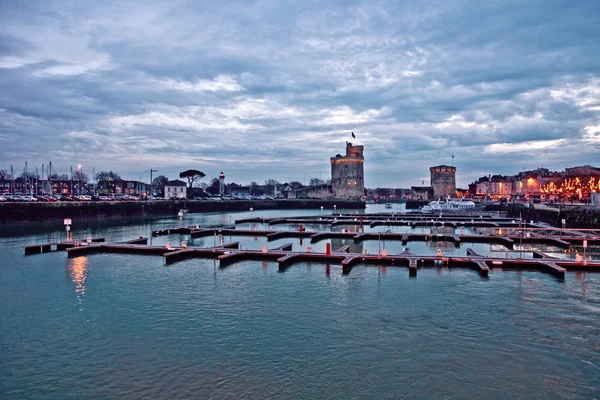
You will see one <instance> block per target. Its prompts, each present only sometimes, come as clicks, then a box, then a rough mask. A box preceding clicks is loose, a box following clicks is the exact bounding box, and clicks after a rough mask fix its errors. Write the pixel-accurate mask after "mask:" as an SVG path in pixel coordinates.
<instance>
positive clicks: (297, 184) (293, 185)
mask: <svg viewBox="0 0 600 400" xmlns="http://www.w3.org/2000/svg"><path fill="white" fill-rule="evenodd" d="M290 187H291V188H292V190H298V189H302V188H303V187H304V185H303V184H302V183H300V182H298V181H292V182H290Z"/></svg>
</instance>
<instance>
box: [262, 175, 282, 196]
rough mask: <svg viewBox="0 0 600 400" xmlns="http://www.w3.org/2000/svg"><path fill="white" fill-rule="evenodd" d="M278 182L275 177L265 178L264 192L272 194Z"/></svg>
mask: <svg viewBox="0 0 600 400" xmlns="http://www.w3.org/2000/svg"><path fill="white" fill-rule="evenodd" d="M278 185H279V182H277V181H276V180H275V179H267V180H266V181H265V193H267V194H273V192H274V189H275V186H278Z"/></svg>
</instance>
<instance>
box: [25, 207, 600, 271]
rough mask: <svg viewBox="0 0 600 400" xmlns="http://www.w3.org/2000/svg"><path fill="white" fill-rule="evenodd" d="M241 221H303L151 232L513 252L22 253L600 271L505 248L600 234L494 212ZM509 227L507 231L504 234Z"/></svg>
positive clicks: (231, 247)
mask: <svg viewBox="0 0 600 400" xmlns="http://www.w3.org/2000/svg"><path fill="white" fill-rule="evenodd" d="M241 223H260V224H261V225H278V224H292V225H300V227H299V229H297V230H281V231H276V230H273V229H258V227H257V228H255V229H236V226H226V227H211V228H202V227H200V226H199V225H196V226H190V227H176V228H169V229H162V230H155V231H152V236H153V237H157V236H165V235H188V236H189V237H191V238H197V237H210V236H214V237H216V236H219V242H220V243H223V238H224V237H227V236H229V237H231V238H233V237H237V236H251V237H265V238H266V240H267V242H271V241H274V240H279V239H285V238H301V239H307V240H310V242H311V243H317V242H320V241H322V240H327V239H332V238H339V239H346V240H349V241H352V242H353V243H361V242H364V241H370V240H382V241H399V242H402V243H403V244H407V243H408V242H411V241H425V242H449V243H452V244H454V246H455V247H456V248H460V247H461V246H462V244H463V243H489V244H500V245H502V246H505V247H506V248H507V249H509V251H507V252H506V256H505V257H487V256H484V255H481V254H477V253H476V252H475V251H473V250H472V249H470V248H467V249H466V255H465V256H464V257H457V256H452V257H448V256H444V255H442V253H441V252H440V253H437V254H436V255H435V256H433V255H425V256H423V255H417V254H412V253H409V252H406V251H405V252H402V253H400V254H387V253H386V251H385V250H384V251H383V252H382V253H381V254H366V253H365V254H361V253H350V252H349V251H350V248H351V247H350V246H349V245H344V246H342V247H340V248H338V249H334V250H331V245H330V244H329V243H327V247H326V248H327V251H326V252H325V253H321V252H312V251H294V249H293V244H292V243H286V244H284V245H281V246H278V247H275V248H270V249H269V248H267V246H265V247H264V248H263V249H262V250H248V249H240V246H239V242H236V241H232V242H230V243H226V244H222V245H220V246H214V247H201V248H199V247H187V245H186V244H185V242H182V243H181V246H171V245H167V246H152V245H148V238H146V237H141V236H140V237H138V238H135V239H132V240H129V241H126V242H122V243H106V242H105V240H104V238H86V239H85V240H78V241H77V240H75V241H69V242H60V243H44V244H40V245H32V246H26V247H25V255H33V254H40V253H46V252H50V251H66V252H67V254H68V256H69V257H77V256H87V255H91V254H97V253H128V254H139V255H151V256H160V257H163V258H164V262H165V264H166V265H171V264H174V263H176V262H179V261H182V260H189V259H214V260H217V261H218V262H219V265H220V267H222V268H225V267H227V266H229V265H231V264H233V263H236V262H239V261H246V260H258V261H270V262H276V263H277V264H278V266H279V271H281V272H284V271H285V270H286V269H287V268H288V267H289V266H290V265H292V264H294V263H297V262H319V263H325V264H328V265H329V264H340V265H341V266H342V271H343V274H349V273H350V272H351V270H352V267H353V266H354V265H356V264H362V265H379V266H398V267H407V268H408V270H409V275H410V276H411V277H414V276H416V275H417V271H418V269H420V268H426V267H438V268H439V267H442V268H468V269H472V270H475V271H477V272H478V273H479V274H480V275H481V276H482V277H489V275H490V273H491V272H492V271H493V270H494V269H502V270H504V269H512V270H537V271H542V272H546V273H549V274H552V275H555V276H557V277H559V278H561V279H562V278H564V276H565V273H566V272H567V271H591V272H600V261H590V260H587V261H584V260H563V259H558V258H555V257H551V256H549V255H547V254H545V253H543V252H541V251H539V250H529V251H528V252H532V253H533V258H522V257H520V256H516V255H515V257H514V258H510V257H508V253H511V254H513V253H517V251H513V250H511V249H513V248H514V246H515V244H519V245H523V244H544V245H548V246H555V247H558V248H563V249H569V248H570V247H571V246H574V245H580V244H583V243H586V244H588V243H589V244H592V245H600V234H599V233H600V231H598V230H596V231H592V230H587V231H582V230H568V231H567V230H560V229H558V228H555V227H549V226H545V225H540V224H535V223H529V224H525V223H523V222H522V221H521V222H520V223H516V222H515V221H514V220H511V219H508V218H501V217H493V216H479V217H478V218H476V217H475V216H444V215H442V216H440V215H422V214H415V215H401V216H395V215H392V216H390V215H378V214H369V215H362V216H358V215H333V216H332V215H328V216H323V217H297V218H250V219H244V220H238V221H236V224H241ZM306 224H308V225H321V226H330V227H333V226H339V225H349V226H352V225H354V226H356V225H360V226H363V227H364V226H365V225H368V226H370V227H377V226H383V227H385V226H413V227H417V226H430V227H435V226H444V227H451V228H454V229H457V228H462V227H486V228H495V229H498V234H496V233H485V234H436V233H396V232H391V230H390V229H388V230H387V231H385V232H364V231H363V230H362V229H357V228H354V229H353V232H350V229H348V230H346V229H344V230H342V231H331V230H319V231H307V230H305V229H304V228H303V225H306ZM501 232H504V234H501Z"/></svg>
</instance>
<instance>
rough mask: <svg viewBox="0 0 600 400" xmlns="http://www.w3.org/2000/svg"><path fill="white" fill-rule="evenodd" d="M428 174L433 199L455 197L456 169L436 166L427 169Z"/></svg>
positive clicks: (447, 166)
mask: <svg viewBox="0 0 600 400" xmlns="http://www.w3.org/2000/svg"><path fill="white" fill-rule="evenodd" d="M429 172H430V173H431V189H432V190H433V198H434V199H440V198H445V197H448V196H450V197H455V196H456V167H453V166H450V165H437V166H435V167H431V168H429Z"/></svg>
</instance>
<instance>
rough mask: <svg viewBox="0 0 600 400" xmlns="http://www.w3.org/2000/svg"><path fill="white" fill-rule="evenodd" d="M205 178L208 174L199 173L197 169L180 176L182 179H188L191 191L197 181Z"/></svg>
mask: <svg viewBox="0 0 600 400" xmlns="http://www.w3.org/2000/svg"><path fill="white" fill-rule="evenodd" d="M205 176H206V174H204V172H202V171H198V170H197V169H188V170H186V171H183V172H181V173H180V174H179V177H180V178H187V181H188V188H190V189H191V187H192V186H193V185H194V182H195V181H196V180H197V179H202V178H204V177H205Z"/></svg>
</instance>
